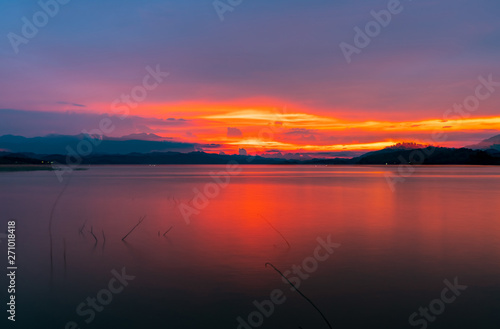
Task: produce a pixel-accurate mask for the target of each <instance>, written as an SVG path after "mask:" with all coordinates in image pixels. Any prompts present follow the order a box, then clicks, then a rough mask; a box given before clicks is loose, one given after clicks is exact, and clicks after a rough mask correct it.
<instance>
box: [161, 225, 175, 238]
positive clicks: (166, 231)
mask: <svg viewBox="0 0 500 329" xmlns="http://www.w3.org/2000/svg"><path fill="white" fill-rule="evenodd" d="M172 228H173V226H170V228H169V229H168V230H167V231H166V232H165V233H163V236H165V234H167V233H168V232H170V230H171V229H172Z"/></svg>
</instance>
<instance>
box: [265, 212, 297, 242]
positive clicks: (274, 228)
mask: <svg viewBox="0 0 500 329" xmlns="http://www.w3.org/2000/svg"><path fill="white" fill-rule="evenodd" d="M259 216H260V217H262V219H263V220H265V221H266V223H267V224H268V225H269V226H271V228H272V229H273V230H275V231H276V232H277V233H278V234H279V235H280V236H281V237H282V238H283V240H285V242H286V244H287V245H288V249H290V248H291V246H290V243H289V242H288V240H287V239H286V238H285V236H284V235H283V234H281V232H280V231H278V229H277V228H276V227H274V226H273V224H271V223H270V222H269V221H268V220H267V219H266V218H265V217H264V216H262V215H260V214H259Z"/></svg>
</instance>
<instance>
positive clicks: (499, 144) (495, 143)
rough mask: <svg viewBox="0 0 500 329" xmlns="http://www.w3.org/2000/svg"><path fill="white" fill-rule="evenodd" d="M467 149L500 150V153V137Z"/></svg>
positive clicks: (497, 136) (494, 137) (486, 140)
mask: <svg viewBox="0 0 500 329" xmlns="http://www.w3.org/2000/svg"><path fill="white" fill-rule="evenodd" d="M466 148H469V149H473V150H489V149H493V150H498V151H500V135H496V136H493V137H491V138H488V139H485V140H483V141H482V142H479V143H478V144H474V145H469V146H466Z"/></svg>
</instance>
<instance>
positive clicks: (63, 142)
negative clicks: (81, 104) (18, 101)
mask: <svg viewBox="0 0 500 329" xmlns="http://www.w3.org/2000/svg"><path fill="white" fill-rule="evenodd" d="M128 137H130V138H132V139H130V138H128ZM125 138H127V139H125ZM133 138H136V139H133ZM141 138H147V139H148V140H145V139H141ZM159 138H161V137H159V136H156V135H153V134H139V135H131V136H126V137H121V138H112V137H106V136H103V137H97V136H96V137H94V136H89V135H85V134H80V135H74V136H67V135H48V136H44V137H33V138H26V137H22V136H13V135H4V136H1V137H0V150H6V151H10V152H13V153H21V152H31V153H37V154H67V153H70V151H68V149H70V150H73V151H75V152H76V150H77V147H78V144H79V143H80V142H81V141H82V140H87V141H88V142H90V144H91V145H92V153H93V154H102V153H107V154H128V153H133V152H139V153H148V152H154V151H176V152H192V151H195V149H196V146H197V145H196V144H190V143H181V142H174V141H168V140H159Z"/></svg>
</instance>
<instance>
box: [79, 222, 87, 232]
mask: <svg viewBox="0 0 500 329" xmlns="http://www.w3.org/2000/svg"><path fill="white" fill-rule="evenodd" d="M85 225H87V220H85V222H83V225H82V227H80V229H79V230H78V233H79V234H80V235H85V233H83V229H84V228H85Z"/></svg>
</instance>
